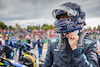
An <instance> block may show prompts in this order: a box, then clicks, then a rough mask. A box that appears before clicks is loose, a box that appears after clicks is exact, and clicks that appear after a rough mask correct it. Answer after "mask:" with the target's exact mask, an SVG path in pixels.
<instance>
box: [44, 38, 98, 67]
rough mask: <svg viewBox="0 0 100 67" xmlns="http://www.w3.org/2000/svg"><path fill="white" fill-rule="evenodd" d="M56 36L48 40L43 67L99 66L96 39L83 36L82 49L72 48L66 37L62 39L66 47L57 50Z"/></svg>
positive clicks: (57, 40)
mask: <svg viewBox="0 0 100 67" xmlns="http://www.w3.org/2000/svg"><path fill="white" fill-rule="evenodd" d="M58 42H59V39H58V38H55V39H52V40H51V41H50V42H49V45H48V50H47V54H46V57H45V61H44V65H43V67H51V66H53V67H99V66H98V58H97V56H98V53H97V45H96V41H95V40H92V39H89V38H85V39H84V49H79V48H78V49H75V50H72V49H71V47H70V45H69V43H68V39H67V38H65V39H64V43H65V44H66V47H65V49H64V50H61V51H60V50H58V49H57V44H58Z"/></svg>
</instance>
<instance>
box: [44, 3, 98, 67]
mask: <svg viewBox="0 0 100 67" xmlns="http://www.w3.org/2000/svg"><path fill="white" fill-rule="evenodd" d="M53 16H54V17H55V18H56V20H57V21H56V22H55V23H54V27H55V31H56V32H57V33H59V39H58V38H54V39H52V40H51V41H50V42H49V45H48V50H47V54H46V57H45V61H44V65H43V67H51V66H52V65H53V67H98V58H97V55H98V54H97V46H96V42H95V41H94V40H92V39H89V38H87V37H86V35H87V33H86V32H81V29H82V28H83V26H84V25H85V13H84V11H83V10H82V9H81V8H80V6H79V5H78V4H76V3H71V2H67V3H64V4H62V5H60V6H59V7H58V8H57V9H55V10H54V11H53Z"/></svg>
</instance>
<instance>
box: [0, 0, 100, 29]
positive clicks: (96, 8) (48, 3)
mask: <svg viewBox="0 0 100 67" xmlns="http://www.w3.org/2000/svg"><path fill="white" fill-rule="evenodd" d="M65 2H74V3H77V4H79V5H81V7H82V9H83V10H84V11H85V13H86V23H87V26H92V27H94V26H97V25H98V24H100V0H0V21H2V22H4V23H5V24H6V25H7V26H9V25H12V26H13V27H15V24H16V23H18V24H19V25H20V26H21V28H24V27H25V28H26V27H27V25H31V26H33V25H39V24H40V25H43V24H44V23H46V24H49V25H51V24H52V25H53V23H54V21H55V19H54V18H53V16H52V11H53V10H54V9H55V8H56V7H57V6H58V5H61V4H63V3H65Z"/></svg>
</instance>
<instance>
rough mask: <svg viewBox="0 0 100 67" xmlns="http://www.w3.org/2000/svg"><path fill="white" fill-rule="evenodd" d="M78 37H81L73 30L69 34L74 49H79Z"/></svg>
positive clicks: (70, 43) (69, 40)
mask: <svg viewBox="0 0 100 67" xmlns="http://www.w3.org/2000/svg"><path fill="white" fill-rule="evenodd" d="M78 39H79V36H78V35H76V34H75V33H74V32H71V33H69V34H68V42H69V45H70V47H71V49H72V50H75V49H77V42H78Z"/></svg>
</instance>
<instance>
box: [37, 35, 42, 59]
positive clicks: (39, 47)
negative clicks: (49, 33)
mask: <svg viewBox="0 0 100 67" xmlns="http://www.w3.org/2000/svg"><path fill="white" fill-rule="evenodd" d="M37 45H38V53H39V60H41V55H42V47H43V40H42V37H39V39H38V41H37Z"/></svg>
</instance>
